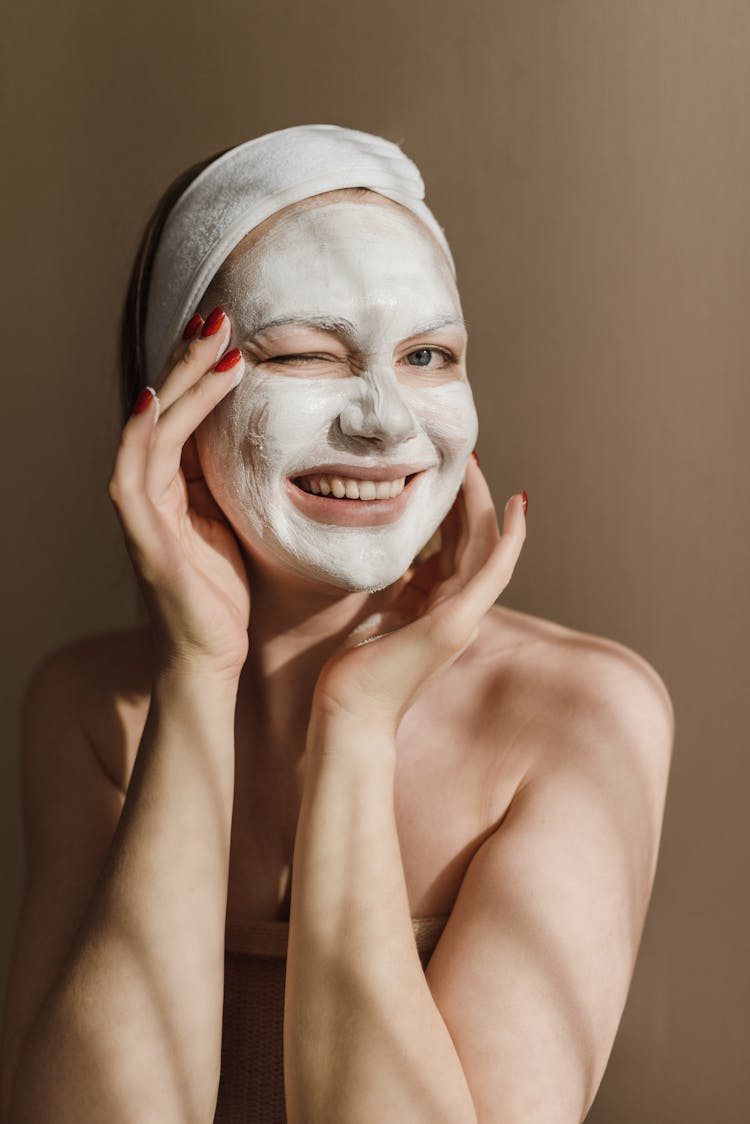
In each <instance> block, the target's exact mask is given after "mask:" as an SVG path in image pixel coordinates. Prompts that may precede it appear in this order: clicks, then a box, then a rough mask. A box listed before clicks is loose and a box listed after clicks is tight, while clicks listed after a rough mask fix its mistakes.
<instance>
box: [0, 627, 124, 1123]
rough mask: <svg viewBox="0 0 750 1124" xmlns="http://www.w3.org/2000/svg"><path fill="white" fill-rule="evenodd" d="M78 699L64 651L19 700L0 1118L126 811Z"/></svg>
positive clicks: (71, 654) (78, 686)
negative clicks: (13, 896) (18, 874)
mask: <svg viewBox="0 0 750 1124" xmlns="http://www.w3.org/2000/svg"><path fill="white" fill-rule="evenodd" d="M83 694H84V691H83V690H82V675H81V668H80V666H78V663H77V660H76V655H75V650H74V649H63V650H62V651H60V652H58V653H56V654H55V655H53V656H52V657H50V658H49V659H48V660H46V661H45V663H43V664H42V665H41V667H40V668H38V670H37V671H36V672H35V674H34V675H33V677H32V678H31V680H30V683H29V685H28V687H27V690H26V695H25V699H24V709H23V721H22V729H23V740H22V750H21V800H22V815H23V830H24V850H25V878H24V888H23V898H22V903H21V909H20V915H19V918H18V923H17V927H16V934H15V942H14V947H13V955H12V961H11V968H10V975H9V979H8V986H7V992H6V999H5V1013H4V1019H3V1035H2V1056H1V1060H0V1095H1V1098H2V1113H3V1114H4V1113H5V1111H6V1110H7V1105H8V1102H9V1099H10V1088H11V1084H12V1080H13V1075H14V1073H15V1068H16V1064H17V1062H18V1058H19V1055H20V1051H21V1047H22V1044H23V1041H24V1039H25V1036H26V1034H27V1032H28V1030H29V1028H30V1026H31V1023H32V1021H33V1020H34V1018H35V1016H36V1014H37V1012H38V1011H39V1008H40V1007H41V1005H42V1002H43V1000H44V998H45V997H46V995H47V993H48V992H49V990H50V989H51V986H52V985H53V983H54V982H55V979H56V977H57V975H58V973H59V971H60V969H61V967H62V965H63V962H64V960H65V958H66V956H67V954H68V952H69V950H70V948H71V945H72V943H73V938H74V936H75V933H76V930H77V928H78V926H79V924H80V922H81V919H82V917H83V914H84V912H85V910H86V907H87V904H88V902H89V900H90V897H91V893H92V890H93V888H94V885H95V882H96V880H97V877H98V875H99V873H100V871H101V868H102V866H103V863H104V859H105V857H106V854H107V851H108V849H109V846H110V843H111V841H112V837H113V835H114V832H115V830H116V828H117V823H118V821H119V817H120V812H121V810H122V805H123V801H124V795H123V793H122V792H121V791H120V790H119V788H118V787H117V786H116V785H115V784H114V782H113V781H112V780H111V779H110V778H109V776H108V775H107V774H106V773H105V772H104V770H103V769H102V767H101V765H100V764H99V761H98V759H97V756H96V754H95V752H94V750H93V747H92V745H91V743H90V741H89V739H88V738H87V735H86V732H85V729H84V726H83V721H82V695H83Z"/></svg>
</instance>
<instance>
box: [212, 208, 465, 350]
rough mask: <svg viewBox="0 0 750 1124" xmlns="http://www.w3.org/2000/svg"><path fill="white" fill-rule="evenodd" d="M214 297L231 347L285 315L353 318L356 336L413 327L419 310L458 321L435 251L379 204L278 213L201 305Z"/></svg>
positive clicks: (412, 224)
mask: <svg viewBox="0 0 750 1124" xmlns="http://www.w3.org/2000/svg"><path fill="white" fill-rule="evenodd" d="M394 286H397V288H394ZM218 297H221V298H222V300H223V303H224V305H225V307H226V308H227V311H228V312H229V314H230V316H231V317H232V319H233V321H234V336H235V338H236V339H238V340H239V339H240V338H241V336H243V335H245V334H247V335H251V334H252V333H253V332H255V331H256V330H257V329H258V328H259V327H260V326H261V325H262V324H264V323H266V322H268V321H269V320H276V319H278V318H282V317H285V316H304V315H305V314H307V315H317V316H320V315H329V316H332V317H335V316H339V317H343V318H346V319H350V320H351V319H352V316H353V315H354V313H355V312H356V313H357V314H358V316H359V323H358V324H357V327H358V328H359V329H360V330H361V331H366V330H367V328H368V327H372V328H375V327H376V326H377V327H378V328H383V327H386V326H387V327H389V328H390V329H391V330H393V331H394V332H401V333H402V334H411V333H413V332H414V331H415V330H416V329H418V328H420V327H421V325H422V322H423V321H424V320H425V315H424V313H425V310H428V316H427V319H431V318H434V317H437V316H443V317H445V318H449V317H451V318H456V319H460V317H461V309H460V301H459V297H458V292H457V290H456V286H455V282H454V280H453V276H452V273H451V270H450V267H449V265H448V263H447V261H446V258H445V256H444V254H443V252H442V250H441V249H440V247H439V245H438V244H437V242H436V241H435V240H434V239H433V237H432V235H431V234H430V233H429V231H428V230H427V228H426V227H424V226H423V225H422V224H421V223H420V222H419V220H418V219H416V218H415V217H413V216H412V215H411V214H410V213H409V212H408V211H406V210H404V209H403V208H400V207H398V206H397V205H396V204H392V203H386V202H381V201H378V202H375V203H372V202H370V203H362V202H353V201H348V200H347V201H343V200H342V201H338V202H329V203H327V204H322V205H317V206H315V207H312V208H302V209H299V210H290V211H288V212H286V213H283V214H282V215H281V216H280V217H279V218H278V219H276V220H275V221H274V222H273V223H272V225H271V226H270V228H269V229H268V230H267V231H265V232H263V233H262V234H261V236H260V237H257V238H256V239H252V238H251V239H250V240H248V241H247V242H246V243H245V244H241V246H240V249H239V251H235V253H234V254H233V255H232V256H231V258H230V260H229V261H228V262H227V263H225V265H224V266H223V267H222V269H221V271H220V273H219V275H218V276H217V278H216V280H215V281H214V283H213V284H212V285H211V288H210V290H209V291H208V293H207V295H206V297H205V298H204V302H203V305H204V306H205V307H207V306H208V305H209V304H212V303H214V302H215V301H216V299H217V298H218ZM385 313H390V314H391V317H392V319H391V321H390V323H389V324H388V322H387V321H386V322H385V323H384V314H385ZM368 317H369V320H368V319H367V318H368ZM375 321H377V324H376V323H375Z"/></svg>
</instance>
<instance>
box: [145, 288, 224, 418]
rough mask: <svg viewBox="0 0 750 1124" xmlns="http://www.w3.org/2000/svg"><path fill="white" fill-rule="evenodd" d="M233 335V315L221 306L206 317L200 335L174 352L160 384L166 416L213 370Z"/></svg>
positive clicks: (160, 393) (162, 406)
mask: <svg viewBox="0 0 750 1124" xmlns="http://www.w3.org/2000/svg"><path fill="white" fill-rule="evenodd" d="M193 319H194V318H193ZM191 322H192V321H191ZM231 334H232V325H231V322H230V320H229V317H228V316H227V315H226V313H225V312H224V310H223V309H222V308H219V307H217V308H215V309H214V310H213V311H212V312H211V313H210V315H209V316H207V317H206V320H205V322H204V324H203V327H202V329H201V331H200V332H199V333H198V334H197V335H194V336H193V337H192V339H190V341H189V342H187V343H183V342H181V343H180V344H178V346H177V347H176V348H175V352H174V353H173V354H174V355H175V358H174V360H173V361H171V362H170V364H168V366H167V367H165V369H164V371H163V372H162V380H161V382H160V384H159V398H160V399H161V412H162V416H163V415H164V414H166V412H167V410H169V409H170V408H171V407H172V406H173V405H174V403H175V402H177V401H178V399H179V398H181V397H182V395H183V394H184V393H185V391H186V390H188V389H189V388H190V387H191V386H194V385H195V383H196V382H197V381H198V379H200V378H202V377H203V375H205V374H206V372H207V371H210V370H211V368H212V367H213V366H214V364H215V363H216V362H217V361H218V360H219V358H220V356H221V355H222V354H223V352H224V350H225V349H226V346H227V344H228V343H229V339H230V336H231Z"/></svg>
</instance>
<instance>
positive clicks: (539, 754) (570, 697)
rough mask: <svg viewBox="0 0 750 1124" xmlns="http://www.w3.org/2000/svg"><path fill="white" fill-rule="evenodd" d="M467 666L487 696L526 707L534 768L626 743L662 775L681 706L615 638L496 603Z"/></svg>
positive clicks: (653, 673) (521, 711)
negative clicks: (677, 706)
mask: <svg viewBox="0 0 750 1124" xmlns="http://www.w3.org/2000/svg"><path fill="white" fill-rule="evenodd" d="M467 656H468V657H469V658H468V660H467V664H466V670H467V672H468V671H470V670H473V672H474V678H475V679H476V681H477V682H478V683H479V684H480V685H481V690H482V696H483V698H485V699H488V700H492V699H494V700H496V702H497V705H498V706H506V707H507V706H508V705H509V701H510V700H512V702H513V705H514V706H516V707H517V708H518V710H519V714H518V719H517V720H520V721H522V722H523V725H524V728H525V729H526V731H527V733H528V734H529V737H527V738H526V739H525V741H526V744H527V745H528V747H529V752H530V754H531V756H530V758H529V760H528V762H527V765H528V768H529V769H545V768H547V767H548V766H551V765H553V764H554V763H555V762H556V761H557V760H559V758H560V756H561V755H565V756H566V759H569V754H570V752H571V746H574V745H578V746H579V747H580V748H579V752H581V753H589V754H592V753H597V752H599V753H604V752H606V749H605V747H606V745H613V744H616V745H620V746H621V747H622V749H621V752H623V753H629V752H632V754H634V755H635V756H636V757H639V758H640V759H641V760H642V763H643V764H644V765H647V764H648V763H649V760H651V761H653V765H654V768H655V769H656V770H657V771H658V772H659V773H660V775H663V773H664V768H665V765H666V767H668V764H669V760H670V758H671V753H672V746H673V740H674V728H675V720H674V709H673V706H672V701H671V698H670V695H669V691H668V689H667V686H666V684H665V683H664V680H663V678H662V677H661V675H660V674H659V672H658V671H657V670H656V668H655V667H654V666H653V665H652V664H651V663H649V661H648V660H647V659H645V657H644V656H642V655H640V654H639V653H638V652H636V651H635V650H634V649H632V648H630V647H628V646H627V645H625V644H622V643H620V642H618V641H616V640H613V639H610V638H608V637H603V636H597V635H595V634H592V633H586V632H582V631H579V630H576V629H572V628H568V627H566V626H565V625H561V624H558V623H556V622H554V621H550V620H546V619H544V618H542V617H537V616H533V615H531V614H528V613H522V612H519V611H517V610H515V609H509V608H507V607H505V606H495V607H494V608H493V609H492V610H490V612H489V613H488V614H487V617H486V618H485V622H484V624H483V627H482V631H481V632H480V636H479V637H478V640H477V643H476V644H475V645H474V646H473V649H472V650H471V651H470V653H467Z"/></svg>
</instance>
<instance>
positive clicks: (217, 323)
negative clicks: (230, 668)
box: [201, 308, 225, 339]
mask: <svg viewBox="0 0 750 1124" xmlns="http://www.w3.org/2000/svg"><path fill="white" fill-rule="evenodd" d="M224 320H225V316H224V309H223V308H215V309H214V310H213V312H212V313H211V314H210V316H208V317H207V318H206V323H205V324H204V325H203V331H202V332H201V339H205V338H206V336H215V335H216V333H217V332H218V330H219V328H220V327H221V325H222V324H223V323H224Z"/></svg>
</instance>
